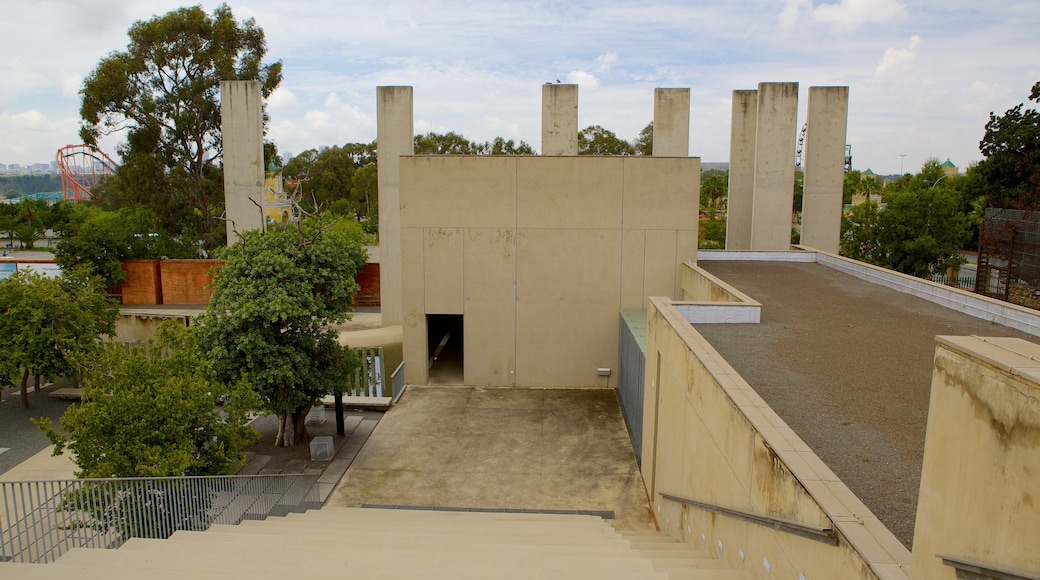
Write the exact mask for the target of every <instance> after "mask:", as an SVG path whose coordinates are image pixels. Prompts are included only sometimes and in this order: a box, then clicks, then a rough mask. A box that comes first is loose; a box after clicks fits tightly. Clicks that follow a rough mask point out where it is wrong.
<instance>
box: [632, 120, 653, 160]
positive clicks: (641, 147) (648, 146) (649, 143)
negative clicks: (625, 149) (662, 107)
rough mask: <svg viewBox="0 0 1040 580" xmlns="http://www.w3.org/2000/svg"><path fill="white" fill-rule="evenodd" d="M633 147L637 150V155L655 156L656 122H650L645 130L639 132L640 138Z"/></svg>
mask: <svg viewBox="0 0 1040 580" xmlns="http://www.w3.org/2000/svg"><path fill="white" fill-rule="evenodd" d="M632 146H633V147H634V148H635V151H636V155H653V154H654V122H653V121H650V123H649V124H647V126H646V127H643V130H642V131H640V132H639V136H638V137H636V140H635V141H633V142H632Z"/></svg>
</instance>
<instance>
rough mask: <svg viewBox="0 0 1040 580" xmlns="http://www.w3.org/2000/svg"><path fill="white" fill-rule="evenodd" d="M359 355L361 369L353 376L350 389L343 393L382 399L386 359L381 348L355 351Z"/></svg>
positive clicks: (366, 348) (365, 348)
mask: <svg viewBox="0 0 1040 580" xmlns="http://www.w3.org/2000/svg"><path fill="white" fill-rule="evenodd" d="M356 350H357V352H358V354H359V355H361V367H360V368H358V370H357V373H355V375H354V380H353V382H352V383H351V386H350V388H349V389H348V390H347V391H346V392H345V393H344V394H345V395H349V396H353V397H382V396H383V392H384V388H383V384H384V378H383V377H384V376H385V375H386V369H385V368H383V367H384V366H385V364H386V362H385V361H386V357H385V356H384V355H383V347H378V348H369V347H364V348H359V349H356Z"/></svg>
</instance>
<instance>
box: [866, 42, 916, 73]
mask: <svg viewBox="0 0 1040 580" xmlns="http://www.w3.org/2000/svg"><path fill="white" fill-rule="evenodd" d="M920 45H921V37H920V36H918V35H916V34H915V35H913V36H911V37H910V44H909V45H907V47H906V48H888V49H886V50H885V54H884V56H882V57H881V62H879V63H878V65H877V68H875V69H874V75H875V76H879V77H880V76H885V75H888V74H892V73H898V72H902V71H904V70H906V69H908V68H910V66H911V65H912V64H913V61H914V58H915V57H916V56H917V47H918V46H920Z"/></svg>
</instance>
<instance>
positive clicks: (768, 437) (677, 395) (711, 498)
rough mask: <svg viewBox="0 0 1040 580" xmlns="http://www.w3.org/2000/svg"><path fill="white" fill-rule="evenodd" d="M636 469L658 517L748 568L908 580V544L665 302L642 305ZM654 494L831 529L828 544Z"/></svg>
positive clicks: (760, 572)
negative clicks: (641, 389)
mask: <svg viewBox="0 0 1040 580" xmlns="http://www.w3.org/2000/svg"><path fill="white" fill-rule="evenodd" d="M644 393H645V398H644V411H643V437H642V441H643V446H642V463H641V471H642V473H643V478H644V481H645V482H646V486H647V490H648V491H649V493H650V496H651V502H652V506H653V510H654V513H655V515H656V517H657V520H658V524H659V525H660V526H661V528H662V529H663V530H666V531H668V532H670V533H672V534H675V535H678V536H679V537H681V538H682V539H683V540H684V541H685V542H687V543H689V544H691V545H693V546H694V547H696V548H700V549H705V550H707V551H709V552H710V553H711V554H712V555H713V556H714V557H717V558H720V559H722V560H725V561H726V562H727V563H729V564H730V565H732V566H735V567H737V568H738V569H740V570H742V571H743V572H744V573H745V574H746V575H747V577H749V578H763V579H764V578H799V577H800V575H801V576H804V577H805V578H842V579H849V578H893V579H905V578H906V577H907V576H906V570H907V567H908V565H909V561H910V554H909V552H908V551H907V550H906V548H905V547H903V545H902V544H901V543H900V542H899V541H898V540H897V539H896V538H895V536H893V535H892V534H891V532H889V531H888V530H887V529H886V528H885V527H884V525H882V524H881V522H880V521H879V520H878V519H877V518H876V517H875V516H874V515H873V514H872V513H871V512H870V510H869V509H867V507H866V506H865V505H863V503H862V502H861V501H859V499H857V498H856V496H855V495H853V494H852V492H851V491H849V489H848V487H846V486H845V485H844V484H843V483H841V481H840V480H839V479H838V477H837V476H836V475H834V473H833V472H832V471H831V470H830V469H828V468H827V466H826V465H825V464H824V463H823V461H821V460H820V458H819V457H817V456H816V454H815V453H813V452H812V450H811V449H810V448H809V447H808V445H806V444H805V442H803V441H802V440H801V439H800V438H799V437H798V436H797V435H796V434H795V433H794V432H793V431H792V430H791V429H790V428H789V427H788V426H787V425H786V424H785V423H784V422H783V420H782V419H780V417H779V416H778V415H777V414H776V413H775V412H773V411H772V409H770V408H769V406H768V405H767V404H766V403H765V401H763V400H762V398H761V397H759V396H758V394H757V393H756V392H755V391H754V390H753V389H752V388H751V386H750V385H748V384H747V382H745V381H744V380H743V379H741V378H740V376H739V375H738V374H737V373H736V371H734V370H733V368H732V367H731V366H729V364H728V363H726V362H725V361H724V360H723V359H722V357H721V356H720V355H719V353H718V352H717V351H716V350H715V349H714V348H712V347H711V345H710V344H708V342H707V341H706V340H705V339H704V338H703V337H702V336H701V335H700V334H699V333H697V331H696V330H695V329H694V328H693V327H692V326H691V325H689V324H688V323H687V322H686V320H685V319H684V318H683V317H682V315H681V314H680V313H679V312H678V311H677V310H676V308H675V307H674V306H673V305H672V303H671V302H670V301H669V300H667V299H664V298H656V297H655V298H650V304H649V306H648V309H647V345H646V377H645V383H644ZM662 494H670V495H674V496H679V497H681V498H684V499H687V500H693V501H697V502H702V503H707V504H712V505H716V506H719V507H722V508H729V509H733V510H739V511H743V512H746V513H751V514H759V515H764V516H771V517H775V518H779V519H782V520H786V521H789V522H797V523H801V524H805V525H808V526H815V527H819V528H831V529H833V530H834V531H835V532H836V542H835V543H827V542H822V541H818V540H814V539H808V538H806V537H802V536H800V535H796V534H792V533H785V532H782V531H777V530H774V529H772V528H771V527H769V526H762V525H759V524H755V523H751V522H747V521H745V520H742V519H737V518H734V517H730V516H726V515H721V514H718V513H713V512H711V511H709V510H706V509H703V508H698V507H693V506H690V505H686V504H682V503H678V502H674V501H670V500H667V499H665V498H663V497H662Z"/></svg>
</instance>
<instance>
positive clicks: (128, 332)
mask: <svg viewBox="0 0 1040 580" xmlns="http://www.w3.org/2000/svg"><path fill="white" fill-rule="evenodd" d="M188 319H189V317H187V316H176V317H168V316H159V315H154V316H153V315H144V314H121V315H120V316H119V318H117V319H116V333H115V336H113V337H112V339H113V340H114V341H116V342H133V341H135V340H136V341H140V342H141V343H142V344H147V343H148V341H149V340H152V339H153V338H155V332H156V331H157V330H158V329H159V325H160V324H162V323H163V322H165V321H167V320H177V321H178V322H179V323H180V324H186V323H187V321H188Z"/></svg>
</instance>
